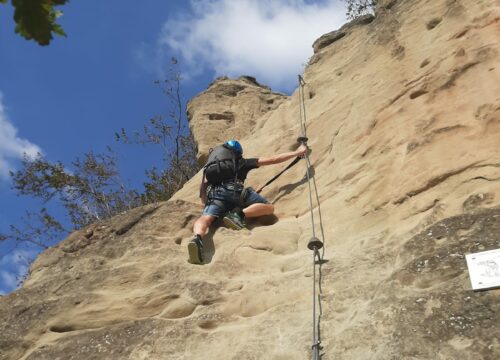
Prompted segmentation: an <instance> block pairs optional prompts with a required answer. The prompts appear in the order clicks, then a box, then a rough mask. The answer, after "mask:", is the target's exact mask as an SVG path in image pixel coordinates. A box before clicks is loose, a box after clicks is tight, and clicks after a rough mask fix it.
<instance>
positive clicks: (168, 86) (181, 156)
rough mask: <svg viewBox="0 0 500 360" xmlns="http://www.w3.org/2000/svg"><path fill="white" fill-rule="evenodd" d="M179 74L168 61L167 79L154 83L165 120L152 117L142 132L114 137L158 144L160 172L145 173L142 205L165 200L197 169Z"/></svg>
mask: <svg viewBox="0 0 500 360" xmlns="http://www.w3.org/2000/svg"><path fill="white" fill-rule="evenodd" d="M181 81H182V77H181V73H180V71H179V70H178V65H177V60H176V59H175V58H172V59H171V63H170V68H169V69H168V73H167V77H166V79H165V80H163V81H155V83H156V84H157V85H159V86H160V87H161V90H162V92H163V94H164V95H165V96H166V98H167V100H168V103H169V111H168V117H166V118H165V117H163V116H155V117H153V118H151V119H150V120H149V123H148V124H146V125H145V126H144V127H143V129H142V131H135V132H134V133H133V135H132V137H130V136H129V135H128V133H127V131H126V130H125V129H123V128H122V129H121V131H120V132H119V133H116V134H115V137H116V140H117V141H122V142H123V143H126V144H141V145H147V144H149V145H158V146H160V148H161V151H162V160H163V165H164V166H163V169H162V170H159V169H158V168H156V167H153V168H152V169H150V170H146V177H147V178H148V181H147V182H145V183H144V193H143V194H142V199H143V202H144V203H151V202H157V201H164V200H168V199H169V198H170V197H171V196H172V195H173V194H174V193H175V192H176V191H177V190H179V189H180V188H181V187H182V186H183V185H184V183H185V182H186V181H187V180H189V179H190V178H191V177H192V176H193V175H194V174H196V173H197V172H198V170H199V165H198V163H197V161H196V144H195V141H194V139H193V137H192V135H191V133H190V132H189V129H188V127H187V119H186V117H185V112H184V106H183V102H182V99H181V95H180V90H181V86H180V84H181Z"/></svg>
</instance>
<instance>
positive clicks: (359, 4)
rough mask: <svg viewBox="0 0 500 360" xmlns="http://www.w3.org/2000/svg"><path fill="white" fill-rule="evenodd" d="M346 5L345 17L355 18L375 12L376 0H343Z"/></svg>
mask: <svg viewBox="0 0 500 360" xmlns="http://www.w3.org/2000/svg"><path fill="white" fill-rule="evenodd" d="M344 1H345V3H346V6H347V14H346V15H347V18H348V19H351V20H352V19H355V18H357V17H359V16H361V15H365V14H370V13H374V12H375V8H376V6H377V1H378V0H344Z"/></svg>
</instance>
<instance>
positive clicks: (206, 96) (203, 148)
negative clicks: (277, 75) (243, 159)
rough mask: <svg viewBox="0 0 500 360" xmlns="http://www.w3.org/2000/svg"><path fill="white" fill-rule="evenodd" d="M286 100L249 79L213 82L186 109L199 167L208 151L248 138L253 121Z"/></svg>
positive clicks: (283, 96) (246, 77)
mask: <svg viewBox="0 0 500 360" xmlns="http://www.w3.org/2000/svg"><path fill="white" fill-rule="evenodd" d="M286 99H287V97H286V96H285V95H283V94H279V93H275V92H272V91H271V89H270V88H269V87H267V86H263V85H260V84H259V83H258V82H257V81H256V80H255V78H253V77H250V76H242V77H240V78H239V79H236V80H232V79H229V78H227V77H220V78H218V79H216V80H215V81H214V82H213V83H212V84H210V86H209V87H208V89H207V90H206V91H204V92H202V93H201V94H199V95H198V96H196V97H195V98H193V99H192V100H191V101H189V103H188V106H187V114H188V119H189V124H190V128H191V131H192V133H193V135H194V137H195V139H196V142H197V144H198V161H199V162H200V164H204V163H205V162H206V155H207V154H208V152H209V149H210V148H212V147H214V145H217V144H220V143H223V142H225V141H227V140H230V139H240V138H242V137H243V136H245V135H248V134H249V133H250V132H251V131H252V129H253V128H254V127H255V123H256V121H257V119H259V118H261V117H262V116H263V115H264V114H266V113H267V112H268V111H270V110H274V109H276V108H277V107H278V106H279V105H280V104H281V103H283V101H285V100H286Z"/></svg>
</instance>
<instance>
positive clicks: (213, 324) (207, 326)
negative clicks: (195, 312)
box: [198, 321, 217, 330]
mask: <svg viewBox="0 0 500 360" xmlns="http://www.w3.org/2000/svg"><path fill="white" fill-rule="evenodd" d="M198 326H199V327H200V328H201V329H204V330H212V329H215V328H216V327H217V322H215V321H204V322H202V323H201V324H199V325H198Z"/></svg>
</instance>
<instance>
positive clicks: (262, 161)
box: [257, 145, 307, 166]
mask: <svg viewBox="0 0 500 360" xmlns="http://www.w3.org/2000/svg"><path fill="white" fill-rule="evenodd" d="M306 151H307V147H306V146H305V145H300V146H299V148H298V149H297V150H295V151H290V152H286V153H282V154H278V155H274V156H270V157H262V158H259V160H258V161H257V165H258V166H265V165H274V164H279V163H282V162H284V161H287V160H289V159H291V158H293V157H295V156H303V155H304V154H305V153H306Z"/></svg>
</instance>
